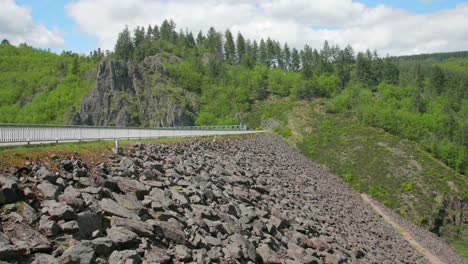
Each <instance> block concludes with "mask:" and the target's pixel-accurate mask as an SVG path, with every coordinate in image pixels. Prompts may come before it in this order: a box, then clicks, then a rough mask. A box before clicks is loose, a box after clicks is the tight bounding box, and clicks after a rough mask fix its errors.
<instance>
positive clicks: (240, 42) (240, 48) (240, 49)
mask: <svg viewBox="0 0 468 264" xmlns="http://www.w3.org/2000/svg"><path fill="white" fill-rule="evenodd" d="M236 47H237V62H238V63H242V60H243V59H244V57H245V55H246V43H245V39H244V37H243V36H242V34H241V33H240V32H239V33H237V40H236Z"/></svg>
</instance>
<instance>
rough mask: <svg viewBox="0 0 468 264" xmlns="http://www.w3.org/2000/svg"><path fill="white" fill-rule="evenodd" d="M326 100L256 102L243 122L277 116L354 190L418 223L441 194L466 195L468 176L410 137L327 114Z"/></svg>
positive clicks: (288, 133)
mask: <svg viewBox="0 0 468 264" xmlns="http://www.w3.org/2000/svg"><path fill="white" fill-rule="evenodd" d="M324 103H326V101H316V102H314V103H307V102H296V103H291V102H288V101H286V100H273V101H269V102H261V103H260V104H256V105H255V106H254V108H253V110H254V111H253V113H251V114H249V116H248V118H247V124H250V125H254V124H255V123H257V124H258V123H260V122H261V120H267V119H269V118H275V119H276V121H277V122H276V123H277V127H276V128H275V131H276V132H278V133H279V134H281V135H282V136H283V137H284V138H285V139H286V140H287V141H288V142H289V143H291V144H293V145H295V146H296V147H297V148H298V149H299V150H301V152H303V153H304V154H306V155H307V156H309V157H310V158H311V159H312V160H314V161H315V162H317V163H319V164H321V165H323V166H324V167H325V168H326V169H328V170H330V171H331V172H332V173H334V174H335V175H338V176H340V177H342V178H343V179H344V180H345V181H346V182H348V183H349V184H350V185H351V186H352V187H353V188H354V189H356V190H358V191H360V192H364V193H368V194H370V195H371V196H373V197H375V198H376V199H378V200H379V201H380V202H382V203H384V204H385V205H387V206H388V207H390V208H392V209H394V210H395V211H396V212H398V213H400V214H402V215H404V216H405V217H406V218H407V219H408V220H410V221H412V222H414V223H416V224H422V225H423V224H424V223H426V222H432V221H434V219H435V217H436V214H437V212H438V210H437V205H439V204H440V202H441V199H442V197H444V195H446V194H454V193H457V196H460V197H462V196H463V193H465V195H466V193H467V191H468V190H467V188H466V186H468V185H467V181H466V178H464V177H462V176H460V175H458V174H456V173H455V172H454V171H453V170H451V169H450V168H448V167H447V166H445V165H444V164H442V163H441V162H440V161H438V160H436V159H434V158H433V157H432V156H431V155H430V154H428V153H427V152H425V151H424V150H423V149H421V148H420V147H419V146H418V145H417V144H415V143H414V142H411V141H407V140H402V139H400V138H398V137H395V136H393V135H391V134H389V133H386V132H384V131H383V130H381V129H376V128H372V127H366V126H363V125H362V124H360V123H359V122H358V121H357V120H354V119H353V118H352V117H349V116H346V115H343V114H341V115H329V114H325V112H324V111H323V104H324ZM270 123H275V122H270ZM454 215H456V212H454V211H449V212H448V215H447V217H446V218H447V219H448V218H450V217H452V216H454ZM464 230H465V231H462V232H465V233H466V228H464ZM442 231H443V232H444V234H445V238H447V239H450V242H452V244H453V246H454V247H455V248H456V249H457V250H458V252H459V253H460V254H462V255H464V256H467V253H468V252H467V246H466V245H467V239H468V237H467V236H463V235H458V236H457V234H456V232H457V228H456V226H453V225H446V226H444V228H443V230H442Z"/></svg>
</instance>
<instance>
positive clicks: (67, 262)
mask: <svg viewBox="0 0 468 264" xmlns="http://www.w3.org/2000/svg"><path fill="white" fill-rule="evenodd" d="M94 259H95V254H94V250H93V249H92V248H90V247H87V246H83V245H73V246H71V247H69V248H68V249H67V250H65V252H63V254H62V256H61V257H60V263H64V264H91V263H94Z"/></svg>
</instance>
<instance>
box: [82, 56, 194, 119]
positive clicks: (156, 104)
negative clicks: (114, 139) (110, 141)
mask: <svg viewBox="0 0 468 264" xmlns="http://www.w3.org/2000/svg"><path fill="white" fill-rule="evenodd" d="M179 60H180V59H179V58H177V57H174V56H172V57H169V58H165V57H163V56H160V55H156V56H152V57H147V58H145V60H144V61H143V62H141V63H139V64H133V63H131V62H128V63H126V62H123V61H115V60H104V61H102V62H101V63H100V65H99V68H98V74H97V78H96V86H95V87H94V89H93V90H92V91H91V93H90V95H89V96H88V97H87V98H85V99H84V100H83V101H82V103H81V107H80V112H79V113H76V114H75V117H74V118H73V122H74V123H73V124H84V125H104V126H109V125H117V126H139V125H140V124H151V126H174V125H184V124H191V123H193V120H192V116H193V113H194V112H195V111H196V109H197V104H196V101H197V100H195V99H193V98H195V95H194V94H192V93H189V92H187V91H185V90H184V89H182V88H179V87H177V86H174V85H172V84H171V83H170V82H169V81H168V78H167V72H166V70H165V66H164V64H163V63H164V62H169V63H174V62H176V61H179ZM171 94H172V95H174V97H172V96H169V95H171ZM176 98H186V100H178V99H176ZM135 112H137V113H138V116H136V117H135V116H134V115H132V113H135Z"/></svg>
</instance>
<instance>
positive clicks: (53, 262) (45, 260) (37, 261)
mask: <svg viewBox="0 0 468 264" xmlns="http://www.w3.org/2000/svg"><path fill="white" fill-rule="evenodd" d="M31 264H59V261H58V259H56V258H55V257H54V256H52V255H49V254H43V253H37V254H34V261H33V262H32V263H31Z"/></svg>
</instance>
